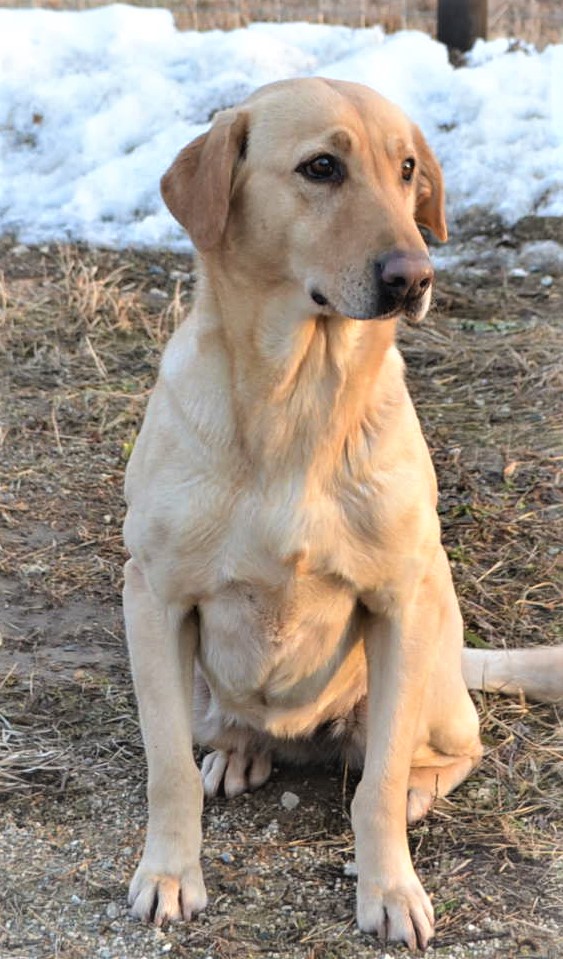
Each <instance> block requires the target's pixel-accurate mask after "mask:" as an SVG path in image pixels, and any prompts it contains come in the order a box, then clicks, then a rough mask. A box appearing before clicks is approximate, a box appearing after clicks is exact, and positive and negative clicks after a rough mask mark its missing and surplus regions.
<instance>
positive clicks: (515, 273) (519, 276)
mask: <svg viewBox="0 0 563 959" xmlns="http://www.w3.org/2000/svg"><path fill="white" fill-rule="evenodd" d="M509 276H512V277H513V278H514V279H515V280H523V279H524V278H525V277H526V276H528V271H527V270H524V269H522V267H521V266H515V267H514V269H513V270H511V271H510V273H509Z"/></svg>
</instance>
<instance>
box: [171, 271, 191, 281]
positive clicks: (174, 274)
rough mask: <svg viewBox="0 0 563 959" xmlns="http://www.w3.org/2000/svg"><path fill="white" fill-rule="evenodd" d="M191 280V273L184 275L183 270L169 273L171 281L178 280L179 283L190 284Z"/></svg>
mask: <svg viewBox="0 0 563 959" xmlns="http://www.w3.org/2000/svg"><path fill="white" fill-rule="evenodd" d="M193 278H194V274H193V273H186V272H185V271H184V270H172V272H171V273H170V279H171V280H180V282H181V283H191V282H192V280H193Z"/></svg>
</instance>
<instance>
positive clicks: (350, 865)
mask: <svg viewBox="0 0 563 959" xmlns="http://www.w3.org/2000/svg"><path fill="white" fill-rule="evenodd" d="M344 875H345V876H357V875H358V866H357V864H356V863H355V862H345V863H344Z"/></svg>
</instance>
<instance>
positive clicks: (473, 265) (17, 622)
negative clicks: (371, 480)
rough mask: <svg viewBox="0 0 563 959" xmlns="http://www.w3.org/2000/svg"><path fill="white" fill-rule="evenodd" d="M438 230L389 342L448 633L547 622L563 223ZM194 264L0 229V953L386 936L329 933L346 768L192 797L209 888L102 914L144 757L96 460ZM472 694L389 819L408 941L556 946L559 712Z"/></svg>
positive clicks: (108, 444) (129, 437)
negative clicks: (433, 482) (421, 293)
mask: <svg viewBox="0 0 563 959" xmlns="http://www.w3.org/2000/svg"><path fill="white" fill-rule="evenodd" d="M546 239H549V240H551V241H552V242H551V245H548V246H547V247H546V246H545V242H544V241H545V240H546ZM458 240H459V242H458V247H457V249H458V252H459V253H460V254H462V255H463V258H464V259H463V265H460V266H458V267H457V268H456V269H455V270H454V271H451V272H442V273H441V274H440V276H439V277H438V281H437V284H436V294H435V307H434V310H433V313H432V316H431V317H430V319H429V320H428V322H427V323H426V324H425V327H424V328H423V329H422V330H420V329H418V330H411V329H407V328H405V329H404V330H402V332H401V341H402V347H403V351H404V353H405V356H406V358H407V362H408V370H409V381H410V384H411V389H412V392H413V394H414V396H415V401H416V403H417V407H418V409H419V413H420V416H421V420H422V422H423V426H424V429H425V432H426V435H427V437H428V440H429V443H430V447H431V450H432V453H433V456H434V460H435V463H436V466H437V470H438V476H439V482H440V487H441V498H440V513H441V519H442V522H443V527H444V539H445V543H446V546H447V549H448V552H449V556H450V559H451V561H452V565H453V570H454V575H455V579H456V583H457V587H458V591H459V594H460V597H461V602H462V607H463V612H464V616H465V622H466V626H467V641H468V642H470V643H479V644H483V643H484V644H490V645H500V644H503V643H506V644H508V645H516V644H518V643H526V644H534V643H539V642H547V643H554V642H557V641H561V639H562V637H561V615H560V613H561V592H562V591H561V551H560V550H561V542H562V537H561V531H562V528H561V512H560V505H561V497H560V480H561V468H562V463H563V457H562V455H561V437H562V435H563V433H562V430H563V423H562V416H561V414H562V404H561V396H562V391H561V373H562V369H561V356H562V355H563V354H562V349H561V348H562V346H563V333H562V330H561V315H562V309H563V300H562V293H563V276H562V275H561V274H562V273H563V263H562V261H561V247H560V246H558V245H556V244H555V243H553V241H556V240H558V241H559V242H561V240H563V229H562V223H561V221H546V220H543V221H536V220H530V221H526V222H524V223H521V224H519V225H517V227H516V229H515V230H514V231H512V232H510V233H505V232H503V231H502V229H500V228H499V227H498V225H497V224H495V223H488V224H473V225H472V226H471V227H470V228H468V234H467V235H466V236H465V237H461V238H458ZM538 243H539V244H540V246H538ZM550 256H551V261H550V260H549V257H550ZM546 257H547V259H546ZM514 268H516V269H517V273H516V275H514V274H513V273H512V270H513V269H514ZM518 271H519V272H520V274H522V273H524V274H525V275H518ZM192 286H193V274H192V264H191V263H190V262H189V260H188V259H187V258H186V257H181V256H175V255H170V254H158V253H150V254H139V253H133V252H130V251H124V252H121V253H119V254H118V253H112V252H107V251H99V250H93V249H86V248H78V247H52V246H46V247H41V248H40V249H38V248H28V247H24V246H22V245H20V244H18V243H16V242H15V241H13V240H10V239H4V240H3V241H0V309H1V311H2V313H1V315H2V321H1V326H0V348H1V351H0V363H1V376H2V383H1V386H2V391H1V395H2V397H3V407H4V409H3V416H2V422H3V425H2V432H1V434H0V447H1V450H2V455H1V460H0V546H1V548H0V590H1V592H2V601H1V607H0V629H1V633H2V645H1V646H0V792H1V793H2V797H1V798H2V804H1V807H0V819H1V825H2V829H1V836H0V875H1V876H2V882H0V897H1V900H2V911H1V915H0V956H1V957H2V959H8V957H9V959H55V957H68V959H79V957H80V959H83V957H84V959H92V957H96V959H143V957H145V959H156V957H160V956H170V957H174V959H181V957H188V956H189V957H194V959H200V957H201V959H204V957H212V959H227V957H228V959H253V957H280V959H293V957H300V959H333V957H338V959H347V957H356V959H364V957H368V956H369V957H374V956H377V957H381V956H382V955H383V954H384V953H385V955H388V956H395V955H399V954H401V952H402V950H393V949H387V950H385V949H384V948H383V947H382V946H380V945H378V944H377V943H375V944H374V942H373V940H370V938H369V937H367V936H363V935H361V934H359V933H358V932H357V931H356V929H355V927H354V919H353V909H354V878H353V876H352V875H351V874H350V872H351V869H350V865H351V863H352V860H353V844H352V834H351V829H350V820H349V802H350V798H351V796H352V792H353V787H354V782H353V781H351V779H350V778H348V777H347V776H346V774H345V771H342V770H338V769H334V770H328V769H321V770H311V769H305V770H295V769H282V768H279V769H276V770H275V771H274V775H273V777H272V780H271V782H270V783H269V784H268V785H267V786H266V787H265V788H264V789H263V790H261V791H260V792H258V793H255V794H253V795H246V796H243V797H241V798H240V799H236V800H232V801H230V802H227V801H226V800H224V799H217V800H215V801H213V802H211V803H210V804H209V805H208V806H207V807H206V810H205V816H204V820H205V822H204V835H205V839H204V849H203V858H204V871H205V876H206V880H207V884H208V890H209V893H210V906H209V908H208V910H207V912H206V913H205V914H204V915H202V916H201V917H199V918H198V919H197V920H196V921H195V922H194V923H193V924H192V925H190V926H177V927H173V928H172V927H171V928H168V929H165V930H155V929H152V928H145V927H143V926H141V925H140V924H138V923H136V922H134V921H133V920H132V919H131V918H130V917H129V916H128V914H127V907H126V890H127V882H128V880H129V878H130V876H131V874H132V871H133V868H134V865H135V863H136V861H137V859H138V857H139V855H140V852H141V846H142V841H143V830H144V825H145V800H144V783H145V766H144V758H143V752H142V747H141V742H140V736H139V730H138V725H137V718H136V712H135V705H134V701H133V696H132V691H131V683H130V679H129V672H128V665H127V658H126V652H125V647H124V641H123V627H122V622H121V613H120V586H121V568H122V563H123V560H124V555H123V549H122V545H121V533H120V526H121V522H122V518H123V501H122V493H121V489H122V477H123V470H124V466H125V463H126V460H127V457H128V455H129V453H130V450H131V447H132V443H133V442H134V439H135V435H136V431H137V429H138V426H139V423H140V420H141V417H142V414H143V410H144V407H145V403H146V400H147V396H148V393H149V391H150V388H151V385H152V384H153V382H154V377H155V372H156V368H157V363H158V359H159V355H160V352H161V349H162V345H163V342H164V341H165V340H166V338H167V337H168V335H169V333H170V332H171V331H172V329H173V328H174V327H175V325H176V324H177V323H178V322H179V321H180V319H181V317H182V315H183V313H184V310H185V309H186V307H187V305H188V303H189V298H190V294H191V290H192ZM558 491H559V492H558ZM477 700H478V706H479V710H480V714H481V718H482V722H483V734H484V739H485V743H486V746H487V755H486V758H485V760H484V762H483V764H482V766H481V768H480V769H479V770H478V771H477V772H476V773H475V774H474V775H473V776H472V777H471V779H470V780H469V781H468V782H467V783H465V784H464V786H463V787H462V788H461V789H459V790H458V791H457V792H456V793H455V794H454V795H453V796H452V797H451V799H450V800H448V801H442V802H440V803H439V804H438V805H437V807H436V809H435V810H434V812H433V813H432V814H431V816H430V817H429V818H428V819H427V820H426V821H425V822H424V823H423V824H421V825H419V826H417V827H416V828H414V829H412V830H411V832H410V839H411V846H412V850H413V856H414V860H415V863H416V866H417V869H418V871H419V873H420V874H421V876H422V878H423V880H424V882H425V884H426V886H427V888H428V889H429V890H430V891H431V893H432V895H433V899H434V904H435V908H436V912H437V916H438V925H437V936H436V940H435V945H434V946H433V948H432V949H431V950H430V951H429V955H432V956H441V957H458V959H469V957H484V959H493V957H494V959H497V957H499V959H501V957H502V959H523V957H527V956H534V957H536V959H539V957H543V959H548V957H549V959H556V957H559V956H561V955H562V954H563V848H562V843H561V832H560V829H561V825H562V813H561V802H560V797H561V778H562V775H563V752H562V748H561V747H562V746H563V732H562V727H561V724H560V721H559V720H560V717H559V715H558V713H557V710H556V709H554V708H549V707H541V706H530V705H529V704H527V703H525V702H524V701H521V702H510V701H507V700H502V699H501V698H500V697H498V698H497V697H484V696H478V697H477ZM287 793H293V794H294V795H295V796H297V797H298V800H299V802H298V805H297V806H296V807H295V808H293V809H291V808H286V807H288V806H291V805H292V802H291V797H290V799H289V801H288V797H287V795H284V794H287Z"/></svg>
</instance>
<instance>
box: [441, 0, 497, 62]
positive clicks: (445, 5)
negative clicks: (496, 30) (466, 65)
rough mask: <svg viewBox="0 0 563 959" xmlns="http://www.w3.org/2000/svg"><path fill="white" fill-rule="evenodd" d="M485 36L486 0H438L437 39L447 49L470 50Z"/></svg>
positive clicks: (463, 51)
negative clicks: (479, 38) (478, 39)
mask: <svg viewBox="0 0 563 959" xmlns="http://www.w3.org/2000/svg"><path fill="white" fill-rule="evenodd" d="M478 37H482V38H483V39H486V37H487V0H438V40H439V41H440V42H441V43H445V44H446V46H447V47H448V49H449V50H460V51H461V52H462V53H465V52H466V50H470V49H471V47H472V46H473V44H474V43H475V41H476V40H477V38H478Z"/></svg>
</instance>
